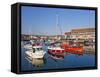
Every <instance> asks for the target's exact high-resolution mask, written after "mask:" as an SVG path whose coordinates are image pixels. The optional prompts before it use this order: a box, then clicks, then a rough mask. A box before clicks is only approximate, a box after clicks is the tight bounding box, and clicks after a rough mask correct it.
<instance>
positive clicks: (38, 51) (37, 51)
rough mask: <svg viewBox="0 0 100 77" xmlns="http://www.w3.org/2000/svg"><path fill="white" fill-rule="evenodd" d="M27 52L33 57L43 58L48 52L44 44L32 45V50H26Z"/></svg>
mask: <svg viewBox="0 0 100 77" xmlns="http://www.w3.org/2000/svg"><path fill="white" fill-rule="evenodd" d="M25 53H26V55H27V56H29V57H30V58H31V59H34V58H43V57H44V55H45V53H46V52H45V51H44V50H43V47H42V46H32V50H29V51H26V52H25Z"/></svg>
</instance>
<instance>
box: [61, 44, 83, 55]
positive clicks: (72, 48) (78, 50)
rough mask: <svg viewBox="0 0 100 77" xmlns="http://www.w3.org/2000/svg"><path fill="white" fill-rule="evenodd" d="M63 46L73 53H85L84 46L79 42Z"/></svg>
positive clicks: (66, 50)
mask: <svg viewBox="0 0 100 77" xmlns="http://www.w3.org/2000/svg"><path fill="white" fill-rule="evenodd" d="M61 47H62V48H63V49H64V50H65V52H69V53H72V54H78V55H82V54H83V46H80V45H79V44H78V43H73V44H72V45H69V44H66V43H64V44H62V45H61Z"/></svg>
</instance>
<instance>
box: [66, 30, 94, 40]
mask: <svg viewBox="0 0 100 77" xmlns="http://www.w3.org/2000/svg"><path fill="white" fill-rule="evenodd" d="M65 36H66V37H67V38H68V39H77V40H94V41H95V28H82V29H72V30H71V32H66V33H65Z"/></svg>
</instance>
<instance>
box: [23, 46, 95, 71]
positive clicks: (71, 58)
mask: <svg viewBox="0 0 100 77" xmlns="http://www.w3.org/2000/svg"><path fill="white" fill-rule="evenodd" d="M43 48H44V50H45V51H46V54H45V55H44V58H41V59H32V60H30V59H29V57H27V56H26V54H25V52H26V51H27V49H25V48H23V46H22V48H21V70H41V69H60V68H76V67H93V66H95V55H93V54H83V55H76V54H71V53H64V55H63V56H61V55H56V56H55V55H53V54H50V53H48V51H47V46H46V45H43Z"/></svg>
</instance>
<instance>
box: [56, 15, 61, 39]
mask: <svg viewBox="0 0 100 77" xmlns="http://www.w3.org/2000/svg"><path fill="white" fill-rule="evenodd" d="M56 26H57V27H58V28H59V31H60V34H61V39H62V29H61V26H60V25H59V15H58V14H56Z"/></svg>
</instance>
